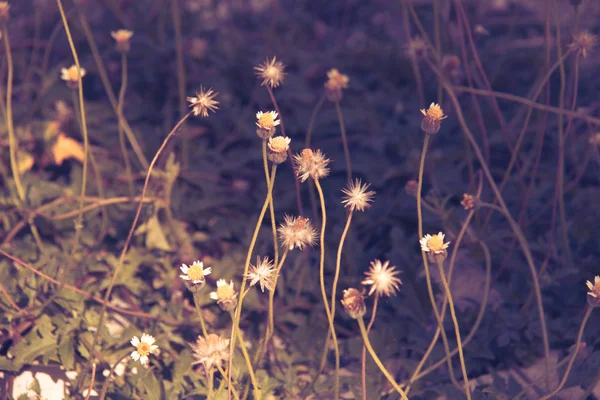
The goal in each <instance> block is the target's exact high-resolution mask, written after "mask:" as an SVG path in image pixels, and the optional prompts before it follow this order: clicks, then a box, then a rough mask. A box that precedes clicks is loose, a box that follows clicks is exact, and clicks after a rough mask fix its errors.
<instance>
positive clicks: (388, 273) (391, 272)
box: [361, 260, 402, 297]
mask: <svg viewBox="0 0 600 400" xmlns="http://www.w3.org/2000/svg"><path fill="white" fill-rule="evenodd" d="M389 265H390V262H389V261H386V262H385V263H383V264H382V263H381V261H379V260H375V261H371V266H370V268H369V270H368V271H367V272H365V276H366V278H367V279H365V280H363V281H362V282H361V283H362V284H363V285H370V286H371V289H370V290H369V296H370V295H372V294H373V293H377V295H378V296H387V297H389V296H395V295H396V293H397V292H398V290H399V286H400V285H401V284H402V281H401V280H400V278H398V277H397V275H398V274H400V271H396V266H391V267H390V266H389Z"/></svg>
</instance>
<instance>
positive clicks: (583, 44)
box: [569, 31, 598, 58]
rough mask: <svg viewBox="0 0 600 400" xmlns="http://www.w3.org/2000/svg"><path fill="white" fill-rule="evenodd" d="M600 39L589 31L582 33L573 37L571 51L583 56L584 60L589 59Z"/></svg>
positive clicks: (570, 45)
mask: <svg viewBox="0 0 600 400" xmlns="http://www.w3.org/2000/svg"><path fill="white" fill-rule="evenodd" d="M597 43H598V37H597V36H596V35H593V34H591V33H590V32H588V31H581V32H579V33H577V34H576V35H574V36H573V41H572V42H571V44H569V49H572V50H573V51H575V52H577V54H581V55H582V56H583V58H588V56H589V55H590V53H591V52H592V51H593V50H594V47H596V44H597Z"/></svg>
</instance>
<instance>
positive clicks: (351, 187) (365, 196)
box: [342, 179, 375, 211]
mask: <svg viewBox="0 0 600 400" xmlns="http://www.w3.org/2000/svg"><path fill="white" fill-rule="evenodd" d="M370 186H371V184H370V183H364V184H363V183H362V182H361V180H360V179H356V180H355V181H354V182H352V181H350V182H348V187H346V188H344V189H342V192H343V193H344V194H345V195H346V197H345V198H344V200H343V201H342V204H344V207H348V208H349V209H350V211H354V210H358V211H365V209H367V208H369V207H371V204H370V203H371V202H372V201H373V197H374V196H375V192H374V191H372V190H369V191H367V189H369V187H370Z"/></svg>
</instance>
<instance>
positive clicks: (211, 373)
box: [207, 368, 215, 399]
mask: <svg viewBox="0 0 600 400" xmlns="http://www.w3.org/2000/svg"><path fill="white" fill-rule="evenodd" d="M214 380H215V370H214V369H212V368H211V369H210V371H208V397H207V399H212V397H213V390H214V388H213V386H214Z"/></svg>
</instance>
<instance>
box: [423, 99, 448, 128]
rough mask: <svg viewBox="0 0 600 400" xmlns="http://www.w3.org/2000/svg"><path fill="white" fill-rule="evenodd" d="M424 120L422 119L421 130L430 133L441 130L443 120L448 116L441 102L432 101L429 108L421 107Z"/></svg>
mask: <svg viewBox="0 0 600 400" xmlns="http://www.w3.org/2000/svg"><path fill="white" fill-rule="evenodd" d="M421 114H423V120H422V121H421V130H422V131H423V132H425V133H426V134H428V135H435V134H436V133H438V132H439V131H440V126H441V122H442V120H443V119H445V118H447V116H446V115H444V110H442V107H440V105H439V104H436V103H431V105H430V106H429V108H428V109H427V110H425V109H421Z"/></svg>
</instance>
